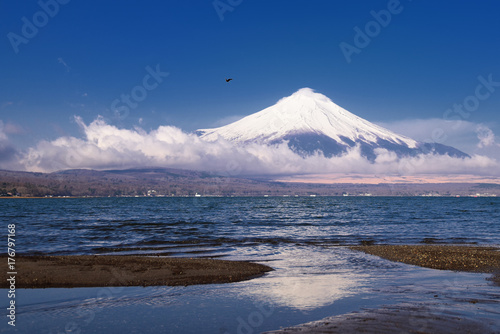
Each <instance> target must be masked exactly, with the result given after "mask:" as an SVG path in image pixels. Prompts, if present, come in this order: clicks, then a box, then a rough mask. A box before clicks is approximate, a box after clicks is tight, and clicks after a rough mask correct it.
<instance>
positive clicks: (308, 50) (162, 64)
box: [0, 0, 500, 148]
mask: <svg viewBox="0 0 500 334" xmlns="http://www.w3.org/2000/svg"><path fill="white" fill-rule="evenodd" d="M44 1H45V2H50V1H46V0H42V2H44ZM61 1H62V0H61ZM66 1H67V0H66ZM220 2H223V3H230V1H228V0H221V1H220ZM231 2H232V3H233V4H237V3H238V2H241V3H240V4H239V5H236V6H232V11H226V12H225V13H223V20H221V19H220V16H219V15H218V13H217V11H216V9H215V8H214V5H213V1H211V0H207V1H201V0H200V1H187V0H177V1H173V0H169V1H130V0H122V1H102V0H100V1H93V0H86V1H81V0H80V1H79V0H72V1H69V2H68V3H67V4H64V5H59V11H58V13H57V14H56V15H55V16H54V17H50V18H49V19H48V22H46V24H44V25H43V23H44V22H43V21H42V24H41V25H43V26H42V27H40V28H39V31H38V33H37V34H36V35H35V36H32V37H30V38H27V39H26V41H27V43H26V44H19V45H18V46H17V47H18V53H16V52H15V50H14V47H13V46H12V43H11V42H10V41H9V33H14V34H17V35H20V36H22V27H23V24H24V23H23V21H22V18H23V17H26V18H27V19H28V21H29V22H33V16H34V15H35V18H37V19H39V20H43V14H42V15H40V14H38V16H37V13H38V12H39V11H40V10H41V7H40V5H39V4H38V3H37V1H14V0H2V1H0V9H1V10H0V36H1V43H0V57H1V58H0V59H1V62H0V70H1V72H0V73H1V76H0V120H1V121H2V122H3V124H4V126H5V125H6V124H9V129H10V130H9V131H8V135H9V139H10V140H11V141H12V142H14V143H15V144H16V145H17V147H18V148H23V147H28V146H31V145H34V143H36V142H37V141H38V140H41V139H49V140H53V139H55V138H57V137H59V136H61V135H66V134H71V135H79V128H78V126H77V124H76V123H75V122H74V120H73V117H74V116H75V115H78V116H81V117H82V118H83V120H84V121H85V122H86V123H87V124H88V123H90V122H91V121H93V120H94V119H95V118H96V117H97V116H98V115H102V116H104V117H105V118H106V119H107V121H108V122H109V123H110V124H113V125H116V126H119V127H125V128H132V127H133V126H136V125H140V126H141V127H142V128H144V129H145V130H149V129H154V128H157V127H158V126H159V125H166V124H168V125H175V126H177V127H180V128H182V129H183V130H185V131H193V130H195V129H197V128H204V127H213V126H215V125H220V124H221V120H224V119H231V118H232V117H234V116H237V115H241V116H243V115H247V114H251V113H253V112H256V111H259V110H261V109H263V108H265V107H268V106H270V105H272V104H273V103H275V102H276V101H277V100H278V99H279V98H281V97H283V96H287V95H290V94H292V93H293V92H294V91H296V90H298V89H299V88H302V87H311V88H313V89H315V90H316V91H318V92H320V93H323V94H325V95H327V96H328V97H330V98H331V99H332V100H333V101H334V102H335V103H337V104H339V105H341V106H342V107H344V108H346V109H347V110H350V111H351V112H353V113H355V114H357V115H359V116H361V117H363V118H366V119H368V120H370V121H374V122H384V123H391V122H394V121H401V120H408V119H417V118H418V119H431V118H432V119H442V118H443V113H444V112H445V110H446V109H448V108H450V107H452V105H453V104H454V103H462V102H463V101H464V99H465V98H466V97H467V96H470V95H474V94H475V88H476V86H477V85H478V84H479V81H478V79H477V78H478V76H483V77H485V78H487V77H488V75H490V74H492V78H493V80H494V81H498V82H500V20H499V13H500V3H499V2H498V1H493V0H492V1H481V2H480V3H477V2H476V3H474V2H472V1H440V2H436V1H430V0H428V1H425V0H414V1H409V0H403V1H401V4H400V6H399V7H398V8H399V9H400V13H399V14H393V15H392V18H391V22H390V23H389V24H388V25H387V26H386V27H382V28H381V29H380V32H379V33H378V34H376V36H374V37H373V38H372V40H371V41H370V43H369V44H368V45H367V46H366V47H364V48H362V49H360V51H361V52H360V53H359V54H353V55H352V61H351V63H348V62H347V61H346V58H345V57H344V55H343V54H342V52H341V50H340V48H339V44H340V43H341V42H345V43H349V44H351V45H354V37H355V31H354V30H353V28H354V27H356V26H358V27H360V28H361V29H362V30H364V28H365V25H366V24H367V23H369V22H370V21H373V20H374V18H373V17H372V15H371V14H370V12H371V11H372V10H373V11H376V12H378V11H380V10H385V9H387V8H388V1H373V0H371V1H305V0H304V1H295V0H291V1H284V0H283V1H269V0H243V1H237V0H232V1H231ZM10 36H12V34H11V35H10ZM158 64H159V68H160V70H161V71H163V72H168V73H169V76H168V77H165V78H164V79H163V82H161V83H160V84H159V85H158V86H157V87H156V88H155V89H152V90H151V91H148V92H147V94H148V95H147V97H146V98H145V99H144V100H143V101H140V102H139V103H138V105H137V107H136V108H134V109H131V110H130V113H128V115H126V116H127V117H123V118H121V119H118V118H116V117H115V116H114V114H113V111H112V110H111V104H112V102H113V101H114V100H115V99H117V98H118V99H119V98H120V96H121V94H130V93H131V91H132V90H133V89H134V87H136V86H142V82H143V78H144V77H145V75H147V73H148V72H147V70H146V67H148V66H149V67H151V68H156V66H157V65H158ZM226 77H232V78H234V80H233V81H232V82H230V83H226V82H225V80H224V79H225V78H226ZM153 83H154V82H153V81H151V82H150V84H153ZM496 89H497V90H498V91H496V92H493V93H492V94H491V96H489V97H488V98H487V99H485V100H484V101H481V102H480V105H479V106H478V108H476V109H475V110H474V112H472V113H471V115H470V116H469V117H468V118H467V121H470V122H473V123H485V124H488V126H489V127H490V128H491V129H493V130H495V132H500V131H498V129H499V128H498V123H500V116H499V114H500V87H498V88H496ZM140 119H142V120H141V121H140ZM222 122H223V121H222Z"/></svg>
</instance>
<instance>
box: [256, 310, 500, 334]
mask: <svg viewBox="0 0 500 334" xmlns="http://www.w3.org/2000/svg"><path fill="white" fill-rule="evenodd" d="M271 333H274V334H285V333H287V334H290V333H318V334H319V333H322V334H326V333H332V334H333V333H338V334H357V333H371V334H373V333H377V334H386V333H415V334H417V333H422V334H424V333H426V334H430V333H435V334H438V333H439V334H456V333H464V334H465V333H481V334H495V333H496V334H498V332H497V331H495V330H492V329H490V328H489V327H488V325H486V324H484V323H483V322H481V321H480V320H474V319H464V318H462V317H458V316H456V315H452V314H444V313H443V311H442V310H434V309H432V308H428V307H425V306H418V305H407V304H403V305H393V306H390V307H384V308H380V309H372V310H363V311H361V312H352V313H348V314H343V315H339V316H335V317H329V318H325V319H322V320H319V321H313V322H309V323H307V324H303V325H299V326H295V327H289V328H285V329H280V330H277V331H271V332H265V333H263V334H271Z"/></svg>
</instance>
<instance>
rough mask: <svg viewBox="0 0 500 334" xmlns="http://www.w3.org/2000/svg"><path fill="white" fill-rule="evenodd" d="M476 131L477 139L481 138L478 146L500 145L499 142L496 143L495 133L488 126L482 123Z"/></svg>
mask: <svg viewBox="0 0 500 334" xmlns="http://www.w3.org/2000/svg"><path fill="white" fill-rule="evenodd" d="M476 133H477V139H479V143H478V144H477V147H479V148H483V147H489V146H500V145H499V144H497V143H495V134H494V133H493V131H492V130H491V129H490V128H488V127H487V126H484V125H482V124H480V125H478V126H477V127H476Z"/></svg>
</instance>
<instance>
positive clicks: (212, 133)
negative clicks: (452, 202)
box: [197, 88, 467, 158]
mask: <svg viewBox="0 0 500 334" xmlns="http://www.w3.org/2000/svg"><path fill="white" fill-rule="evenodd" d="M197 133H198V134H200V135H201V138H202V139H204V140H207V141H215V140H217V139H219V138H223V139H225V140H228V141H232V142H236V143H243V144H244V143H254V142H258V143H261V144H276V143H280V142H283V141H287V142H288V145H289V147H290V148H291V149H293V150H294V151H295V152H297V153H301V154H303V155H308V154H312V153H314V152H316V151H321V152H322V153H323V154H324V155H325V156H332V155H338V154H341V153H343V152H345V151H346V150H347V149H348V148H350V147H353V146H355V145H360V147H361V151H362V153H363V155H365V156H367V157H368V158H374V157H375V155H374V152H373V151H374V149H375V148H378V147H383V148H386V149H388V150H391V151H394V152H396V153H397V154H398V155H413V154H417V153H418V152H420V153H422V150H426V151H427V152H428V151H429V150H433V151H434V152H436V153H439V154H449V155H453V156H467V155H466V154H465V153H463V152H460V151H458V150H456V149H453V148H451V147H448V146H444V145H440V144H433V145H432V147H430V145H431V144H426V143H425V144H424V143H419V142H417V141H415V140H413V139H411V138H408V137H405V136H402V135H399V134H396V133H394V132H392V131H390V130H387V129H384V128H382V127H380V126H378V125H375V124H373V123H371V122H368V121H367V120H365V119H363V118H361V117H358V116H356V115H354V114H352V113H350V112H349V111H347V110H345V109H344V108H342V107H340V106H338V105H336V104H335V103H333V102H332V101H331V100H330V99H329V98H328V97H326V96H325V95H322V94H319V93H316V92H314V91H313V90H312V89H310V88H302V89H300V90H298V91H297V92H295V93H294V94H292V95H290V96H288V97H284V98H282V99H281V100H279V101H278V102H277V103H276V104H275V105H273V106H271V107H269V108H266V109H264V110H262V111H259V112H257V113H255V114H252V115H249V116H247V117H244V118H242V119H240V120H239V121H236V122H234V123H231V124H229V125H226V126H222V127H219V128H215V129H201V130H198V131H197Z"/></svg>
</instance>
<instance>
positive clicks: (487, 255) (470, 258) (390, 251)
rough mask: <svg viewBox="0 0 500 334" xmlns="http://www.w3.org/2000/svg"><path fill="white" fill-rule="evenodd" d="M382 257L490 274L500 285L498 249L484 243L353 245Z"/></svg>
mask: <svg viewBox="0 0 500 334" xmlns="http://www.w3.org/2000/svg"><path fill="white" fill-rule="evenodd" d="M349 248H350V249H352V250H357V251H362V252H365V253H368V254H371V255H376V256H379V257H381V258H384V259H387V260H391V261H396V262H403V263H406V264H412V265H416V266H421V267H426V268H432V269H440V270H454V271H468V272H477V273H492V274H493V277H492V280H493V281H494V282H495V283H496V284H498V285H500V250H499V249H498V248H495V247H485V246H454V245H453V246H452V245H369V246H352V247H349Z"/></svg>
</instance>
